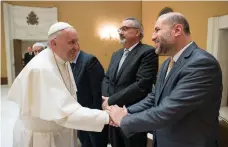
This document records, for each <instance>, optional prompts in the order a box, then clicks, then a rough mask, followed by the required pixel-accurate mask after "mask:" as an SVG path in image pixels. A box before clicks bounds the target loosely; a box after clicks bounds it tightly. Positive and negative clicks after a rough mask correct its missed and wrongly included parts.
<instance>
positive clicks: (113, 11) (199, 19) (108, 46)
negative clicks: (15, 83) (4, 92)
mask: <svg viewBox="0 0 228 147" xmlns="http://www.w3.org/2000/svg"><path fill="white" fill-rule="evenodd" d="M8 3H10V4H15V5H22V6H36V7H53V6H54V7H57V8H58V19H59V21H66V22H69V23H70V24H72V25H73V26H74V27H75V28H76V29H77V30H78V32H79V35H80V45H81V47H82V49H83V50H85V51H87V52H89V53H92V54H94V55H96V56H97V57H98V59H99V60H100V61H101V63H102V64H103V66H104V68H105V69H107V67H108V64H109V62H110V58H111V55H112V53H113V52H114V51H115V50H117V49H118V48H119V47H120V45H119V43H118V42H114V41H102V40H100V39H99V37H98V36H97V28H98V27H99V24H102V23H105V22H110V23H112V22H113V23H117V24H120V23H121V21H122V20H123V19H124V18H125V17H128V16H133V17H137V18H138V19H139V20H142V23H143V25H144V28H145V37H144V39H143V42H144V43H147V44H151V45H153V43H152V41H151V34H152V31H153V26H154V23H155V21H156V18H157V16H158V13H159V12H160V11H161V9H162V8H164V7H171V8H172V9H173V10H174V11H178V12H181V13H182V14H184V15H185V16H186V18H187V19H188V20H189V23H190V28H191V32H192V38H193V40H194V41H196V43H197V44H198V45H199V46H200V47H201V48H204V49H206V43H207V21H208V18H210V17H213V16H220V15H225V14H228V2H153V1H151V2H147V1H143V2H29V1H26V2H8ZM2 16H3V15H2ZM2 18H3V17H2ZM1 27H2V32H1V36H2V40H1V41H2V46H1V62H2V70H1V77H6V76H7V72H6V57H5V42H4V41H5V40H4V29H3V21H2V22H1ZM165 58H166V57H160V60H159V61H160V64H161V63H162V62H163V61H164V59H165Z"/></svg>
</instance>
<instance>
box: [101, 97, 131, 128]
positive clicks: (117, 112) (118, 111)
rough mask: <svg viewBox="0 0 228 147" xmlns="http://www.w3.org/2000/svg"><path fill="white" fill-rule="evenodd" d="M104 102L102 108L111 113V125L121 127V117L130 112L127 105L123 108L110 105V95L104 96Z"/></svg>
mask: <svg viewBox="0 0 228 147" xmlns="http://www.w3.org/2000/svg"><path fill="white" fill-rule="evenodd" d="M102 99H103V104H102V109H103V110H104V111H106V112H107V113H108V114H109V125H111V126H114V127H120V122H121V119H122V118H123V117H124V116H126V115H127V114H128V112H127V109H126V107H125V106H124V107H123V108H121V107H119V106H117V105H113V106H109V105H108V97H104V96H102Z"/></svg>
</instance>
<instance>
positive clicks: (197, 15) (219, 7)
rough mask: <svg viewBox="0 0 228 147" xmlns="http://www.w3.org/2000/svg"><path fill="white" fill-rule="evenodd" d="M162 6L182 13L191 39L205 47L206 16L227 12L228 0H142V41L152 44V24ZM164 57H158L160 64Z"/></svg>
mask: <svg viewBox="0 0 228 147" xmlns="http://www.w3.org/2000/svg"><path fill="white" fill-rule="evenodd" d="M164 7H170V8H172V9H173V11H176V12H180V13H182V14H183V15H184V16H185V17H186V18H187V19H188V21H189V24H190V30H191V33H192V39H193V40H194V41H195V42H196V43H197V44H198V46H200V47H201V48H203V49H206V47H207V23H208V18H210V17H214V16H221V15H225V14H228V2H153V1H152V2H146V1H143V2H142V23H143V25H144V29H145V37H144V43H148V44H151V45H152V41H151V36H152V31H153V26H154V24H155V21H156V19H157V16H158V14H159V12H160V11H161V10H162V9H163V8H164ZM165 58H166V57H160V60H159V63H160V64H161V63H162V62H163V61H164V59H165Z"/></svg>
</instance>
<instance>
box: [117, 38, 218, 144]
mask: <svg viewBox="0 0 228 147" xmlns="http://www.w3.org/2000/svg"><path fill="white" fill-rule="evenodd" d="M169 61H170V59H167V60H166V61H165V62H164V63H163V65H162V66H161V69H160V71H159V73H158V79H157V83H156V85H155V88H154V89H153V90H152V92H151V93H150V94H148V96H147V97H146V98H145V99H143V100H142V101H140V102H139V103H137V104H135V105H132V106H131V107H129V108H128V111H129V113H130V115H127V116H125V117H124V118H123V119H122V120H121V128H122V131H123V132H124V134H125V135H126V136H130V135H131V134H134V133H136V132H149V131H153V136H154V139H153V144H154V146H153V147H216V146H217V137H218V116H219V108H220V102H221V94H222V73H221V69H220V66H219V63H218V62H217V61H216V59H215V58H214V57H213V56H212V55H210V54H209V53H207V52H206V51H204V50H202V49H200V48H198V46H197V45H196V44H195V43H194V42H193V43H192V44H191V45H190V46H189V47H188V48H187V49H186V50H185V51H184V52H183V53H182V54H181V56H180V58H179V59H178V60H177V62H176V63H175V65H174V66H173V68H172V69H171V71H170V73H169V75H168V76H167V78H165V76H166V71H167V68H168V64H169Z"/></svg>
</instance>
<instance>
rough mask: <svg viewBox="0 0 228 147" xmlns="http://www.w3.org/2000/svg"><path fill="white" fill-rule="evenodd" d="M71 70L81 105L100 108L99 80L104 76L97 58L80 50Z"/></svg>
mask: <svg viewBox="0 0 228 147" xmlns="http://www.w3.org/2000/svg"><path fill="white" fill-rule="evenodd" d="M72 67H73V66H72ZM72 71H73V75H74V79H75V83H76V86H77V90H78V92H77V100H78V102H79V103H80V104H81V105H82V106H83V107H88V108H92V109H101V105H102V97H101V82H102V80H103V77H104V69H103V67H102V65H101V64H100V62H99V61H98V60H97V58H96V57H94V56H93V55H91V54H87V53H85V52H83V51H80V54H79V56H78V59H77V62H76V65H75V66H74V67H73V68H72Z"/></svg>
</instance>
